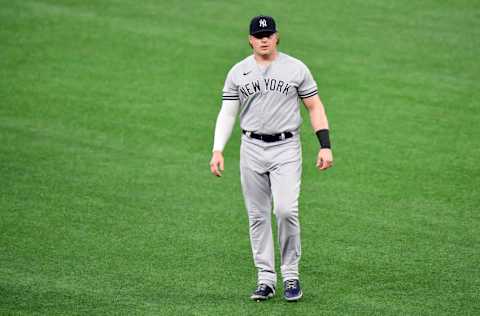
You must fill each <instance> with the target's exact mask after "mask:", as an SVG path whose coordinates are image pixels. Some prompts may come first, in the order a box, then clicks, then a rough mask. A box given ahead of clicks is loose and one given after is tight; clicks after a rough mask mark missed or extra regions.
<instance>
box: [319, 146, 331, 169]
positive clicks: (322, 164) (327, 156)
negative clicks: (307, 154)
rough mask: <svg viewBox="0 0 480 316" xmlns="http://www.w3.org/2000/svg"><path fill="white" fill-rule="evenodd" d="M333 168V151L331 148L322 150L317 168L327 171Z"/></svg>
mask: <svg viewBox="0 0 480 316" xmlns="http://www.w3.org/2000/svg"><path fill="white" fill-rule="evenodd" d="M331 166H333V157H332V150H331V149H329V148H322V149H320V151H319V152H318V157H317V168H318V169H319V170H327V169H328V168H330V167H331Z"/></svg>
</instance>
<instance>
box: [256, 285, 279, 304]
mask: <svg viewBox="0 0 480 316" xmlns="http://www.w3.org/2000/svg"><path fill="white" fill-rule="evenodd" d="M274 295H275V288H272V287H270V286H268V285H266V284H263V283H262V284H259V285H258V287H257V289H256V290H255V292H253V294H252V296H250V298H251V299H252V300H254V301H265V300H268V299H269V298H272V297H273V296H274Z"/></svg>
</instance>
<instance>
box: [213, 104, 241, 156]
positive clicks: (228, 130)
mask: <svg viewBox="0 0 480 316" xmlns="http://www.w3.org/2000/svg"><path fill="white" fill-rule="evenodd" d="M239 109H240V101H239V100H223V102H222V108H221V109H220V113H218V117H217V124H216V126H215V137H214V139H213V151H223V149H224V148H225V145H226V144H227V142H228V139H229V138H230V135H232V130H233V126H234V125H235V119H236V117H237V114H238V110H239Z"/></svg>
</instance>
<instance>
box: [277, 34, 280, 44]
mask: <svg viewBox="0 0 480 316" xmlns="http://www.w3.org/2000/svg"><path fill="white" fill-rule="evenodd" d="M279 44H280V34H279V33H278V32H277V46H278V45H279Z"/></svg>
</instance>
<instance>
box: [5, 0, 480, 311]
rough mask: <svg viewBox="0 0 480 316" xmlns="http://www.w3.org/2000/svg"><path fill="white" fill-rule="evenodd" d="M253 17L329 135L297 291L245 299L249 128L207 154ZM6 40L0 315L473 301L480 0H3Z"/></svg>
mask: <svg viewBox="0 0 480 316" xmlns="http://www.w3.org/2000/svg"><path fill="white" fill-rule="evenodd" d="M260 13H264V14H271V15H273V16H274V17H275V18H276V20H277V24H278V27H279V30H280V33H281V37H282V40H281V44H280V49H281V51H283V52H285V53H288V54H290V55H293V56H295V57H297V58H300V59H302V60H303V61H304V62H305V63H306V64H307V65H308V66H309V67H310V69H311V70H312V72H313V74H314V76H315V78H316V79H317V82H318V85H319V90H320V95H321V98H322V100H323V102H324V103H325V106H326V109H327V113H328V116H329V120H330V125H331V129H332V141H333V146H334V158H335V167H334V168H333V169H331V170H329V171H328V172H326V173H319V172H317V171H316V170H315V166H314V162H315V157H316V153H317V148H318V144H317V141H316V139H315V137H314V136H313V134H312V131H311V129H310V126H309V122H308V119H307V115H306V114H307V113H306V111H304V110H302V111H303V115H304V117H305V124H304V126H303V130H302V138H303V157H304V173H303V184H302V185H303V190H302V195H301V201H300V205H301V210H300V218H301V223H302V252H303V257H302V264H301V279H302V284H303V289H304V293H305V296H304V299H303V301H301V302H299V303H296V304H295V303H294V304H287V303H286V302H284V301H283V300H282V298H281V295H280V296H277V297H276V298H274V299H273V300H270V301H268V302H265V303H255V302H251V301H249V299H248V297H249V295H250V293H251V291H252V290H253V289H254V287H255V281H256V280H255V270H254V267H253V262H252V258H251V253H250V245H249V239H248V223H247V216H246V211H245V209H244V205H243V199H242V196H241V190H240V183H239V168H238V156H239V130H238V127H237V128H236V131H235V132H234V135H233V136H232V139H231V141H230V142H229V144H228V146H227V148H226V152H225V157H226V172H225V174H224V177H223V178H221V179H217V178H214V177H213V176H211V175H210V171H209V167H208V162H209V159H210V151H211V145H212V138H213V128H214V122H215V119H216V115H217V113H218V110H219V106H220V95H221V89H222V87H223V81H224V78H225V75H226V72H227V71H228V69H229V68H230V67H231V66H232V65H233V64H234V63H236V62H237V61H239V60H240V59H241V58H243V57H244V56H246V55H248V54H250V48H249V47H248V45H247V41H246V37H247V33H248V22H249V19H250V18H251V17H252V16H254V15H257V14H260ZM0 43H1V44H0V45H1V46H0V314H2V315H3V314H6V315H9V314H24V315H29V314H40V315H60V314H61V315H77V314H78V315H79V314H84V315H102V314H112V315H113V314H115V315H133V314H138V315H142V314H147V315H222V314H225V315H323V314H325V315H357V314H362V315H475V314H476V315H478V314H480V303H479V302H480V215H479V211H480V190H479V187H480V166H479V162H478V160H479V158H480V146H479V145H480V124H479V120H480V102H479V99H480V84H479V79H480V75H479V74H480V62H479V61H480V60H479V56H480V3H479V2H478V1H474V0H469V1H467V0H459V1H453V0H449V1H447V0H424V1H415V2H414V1H400V0H398V1H393V0H386V1H380V0H376V1H374V0H364V1H359V0H358V1H337V2H335V1H301V2H300V1H299V2H294V1H259V2H257V1H250V0H249V1H238V2H233V1H213V0H211V1H193V0H191V1H154V0H148V1H133V0H122V1H120V0H117V1H114V0H110V1H107V0H105V1H93V0H88V1H84V0H82V1H80V0H56V1H54V0H40V1H37V0H21V1H20V0H19V1H6V0H0ZM277 264H278V260H277ZM279 290H280V292H281V291H282V289H281V287H280V289H279Z"/></svg>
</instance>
